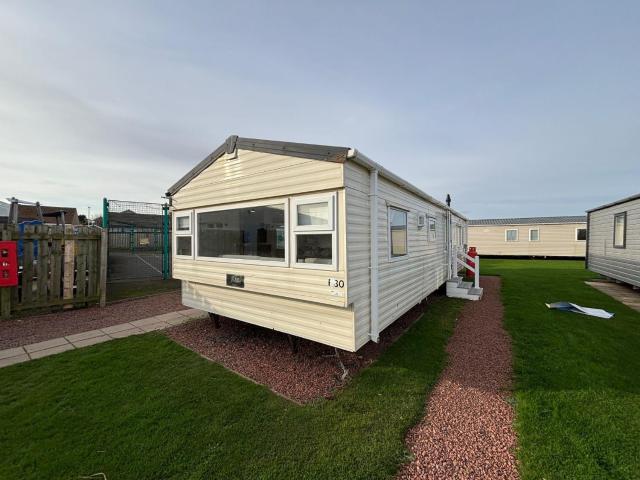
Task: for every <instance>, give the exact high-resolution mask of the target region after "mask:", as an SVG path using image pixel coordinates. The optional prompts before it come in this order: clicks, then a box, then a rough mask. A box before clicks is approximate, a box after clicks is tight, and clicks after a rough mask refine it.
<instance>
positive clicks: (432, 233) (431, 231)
mask: <svg viewBox="0 0 640 480" xmlns="http://www.w3.org/2000/svg"><path fill="white" fill-rule="evenodd" d="M427 226H428V228H427V234H428V235H429V240H431V241H434V240H436V238H437V237H438V230H437V227H438V224H437V223H436V219H435V218H434V217H428V219H427Z"/></svg>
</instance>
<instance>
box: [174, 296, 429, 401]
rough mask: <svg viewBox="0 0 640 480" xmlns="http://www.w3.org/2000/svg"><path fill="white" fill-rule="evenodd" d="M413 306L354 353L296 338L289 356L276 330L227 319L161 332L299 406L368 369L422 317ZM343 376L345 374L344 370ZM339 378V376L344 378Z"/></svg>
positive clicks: (286, 342)
mask: <svg viewBox="0 0 640 480" xmlns="http://www.w3.org/2000/svg"><path fill="white" fill-rule="evenodd" d="M423 308H424V305H418V306H416V307H414V308H413V309H411V310H410V311H409V312H407V313H406V314H405V315H403V316H402V317H401V318H399V319H398V320H397V321H395V322H394V323H393V324H392V325H390V326H389V327H388V328H386V329H385V330H384V332H382V334H381V335H380V342H379V343H377V344H376V343H373V342H369V343H368V344H367V345H365V346H364V347H362V348H361V349H360V350H358V352H357V353H351V352H346V351H344V350H337V355H338V356H336V349H334V348H332V347H328V346H326V345H322V344H320V343H316V342H312V341H309V340H304V339H299V340H298V351H297V353H294V352H293V351H292V349H291V345H290V344H289V340H288V338H287V336H286V335H285V334H283V333H281V332H276V331H274V330H269V329H266V328H262V327H258V326H255V325H250V324H248V323H245V322H240V321H236V320H232V319H228V318H222V319H221V322H220V323H221V328H219V329H216V328H215V327H214V325H213V322H211V321H210V320H208V319H204V320H196V321H192V322H189V323H187V324H184V325H179V326H177V327H173V328H170V329H168V330H166V331H165V333H166V334H167V335H169V336H170V337H171V338H173V339H174V340H175V341H176V342H178V343H180V344H182V345H184V346H186V347H187V348H190V349H191V350H194V351H196V352H197V353H199V354H201V355H202V356H204V357H206V358H208V359H210V360H213V361H215V362H218V363H220V364H222V365H224V366H225V367H226V368H228V369H230V370H233V371H234V372H237V373H239V374H241V375H243V376H245V377H248V378H249V379H251V380H253V381H255V382H257V383H260V384H262V385H265V386H267V387H268V388H270V389H271V390H272V391H274V392H275V393H277V394H279V395H282V396H284V397H287V398H289V399H291V400H293V401H295V402H298V403H308V402H310V401H313V400H315V399H318V398H331V397H332V396H333V394H334V393H335V391H336V389H338V388H339V387H341V386H343V385H344V384H345V383H346V382H348V380H349V378H350V377H352V376H353V375H354V374H355V373H356V372H358V371H359V370H361V369H362V368H364V367H366V366H367V365H369V364H370V363H371V362H373V361H374V360H375V359H376V358H378V357H379V356H380V354H381V353H382V352H383V351H384V350H385V349H386V348H387V347H388V346H389V345H391V344H392V343H393V342H394V341H395V340H396V339H397V338H398V337H399V336H400V335H402V333H403V332H404V331H405V330H406V329H407V328H408V327H409V326H410V325H411V324H413V323H414V322H415V321H416V320H417V319H418V318H419V317H420V315H421V314H422V312H423ZM341 363H342V365H344V368H345V369H346V370H347V372H348V374H347V375H346V376H344V373H345V371H344V370H343V368H342V365H341ZM343 376H344V378H343Z"/></svg>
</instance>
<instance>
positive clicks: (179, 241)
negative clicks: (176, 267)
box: [176, 235, 191, 257]
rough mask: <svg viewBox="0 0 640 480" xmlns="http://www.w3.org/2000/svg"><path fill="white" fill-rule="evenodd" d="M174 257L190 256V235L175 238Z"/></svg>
mask: <svg viewBox="0 0 640 480" xmlns="http://www.w3.org/2000/svg"><path fill="white" fill-rule="evenodd" d="M176 255H184V256H187V257H190V256H191V235H187V236H180V237H176Z"/></svg>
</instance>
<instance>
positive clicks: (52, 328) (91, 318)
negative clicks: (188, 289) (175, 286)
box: [0, 291, 187, 350]
mask: <svg viewBox="0 0 640 480" xmlns="http://www.w3.org/2000/svg"><path fill="white" fill-rule="evenodd" d="M185 308H187V307H185V306H184V305H182V304H181V301H180V291H175V292H169V293H162V294H158V295H152V296H149V297H146V298H138V299H133V300H124V301H121V302H116V303H111V304H108V305H107V306H106V307H104V308H99V307H97V306H94V307H88V308H78V309H75V310H63V311H61V312H57V313H48V314H45V315H34V316H30V317H23V318H17V319H13V320H3V321H0V350H3V349H5V348H12V347H19V346H20V345H27V344H29V343H36V342H42V341H44V340H49V339H51V338H57V337H62V336H65V335H72V334H74V333H80V332H85V331H87V330H95V329H97V328H104V327H110V326H111V325H117V324H119V323H124V322H131V321H134V320H141V319H143V318H147V317H153V316H155V315H160V314H163V313H167V312H174V311H176V310H184V309H185Z"/></svg>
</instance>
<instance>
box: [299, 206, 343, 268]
mask: <svg viewBox="0 0 640 480" xmlns="http://www.w3.org/2000/svg"><path fill="white" fill-rule="evenodd" d="M335 205H336V196H335V194H334V193H331V194H328V195H322V196H312V197H297V198H294V199H293V200H292V217H293V242H294V249H293V251H294V255H295V260H294V264H295V266H296V267H303V268H317V269H335V268H336V264H337V252H336V249H337V245H336V229H335V221H334V219H335Z"/></svg>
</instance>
